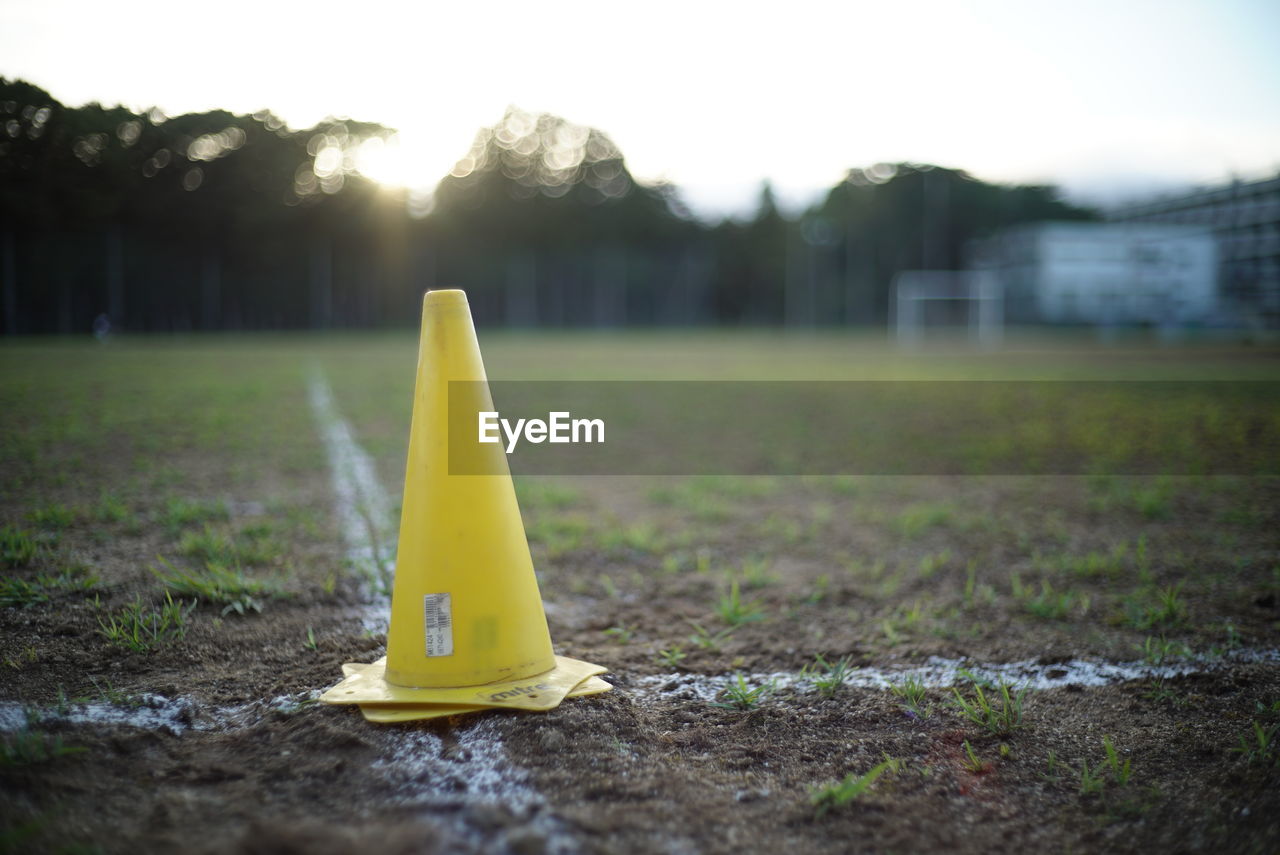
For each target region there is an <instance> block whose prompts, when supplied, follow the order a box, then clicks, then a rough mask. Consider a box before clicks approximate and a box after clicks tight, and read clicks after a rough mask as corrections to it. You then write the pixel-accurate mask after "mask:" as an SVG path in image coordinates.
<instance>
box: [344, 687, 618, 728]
mask: <svg viewBox="0 0 1280 855" xmlns="http://www.w3.org/2000/svg"><path fill="white" fill-rule="evenodd" d="M612 688H613V686H612V685H610V684H609V683H606V682H605V681H604V680H601V679H600V678H599V677H588V678H587V679H585V680H583V681H582V682H581V683H579V684H578V685H577V686H574V687H573V688H572V689H570V690H569V693H568V694H567V695H565V698H566V699H567V698H581V697H585V696H587V695H599V694H601V693H603V692H607V691H609V690H610V689H612ZM494 709H497V708H496V707H481V706H476V705H474V704H360V712H361V713H363V714H364V718H365V721H370V722H373V723H374V724H402V723H405V722H411V721H429V720H431V719H438V718H448V717H450V716H455V715H466V714H468V713H478V712H489V711H491V710H494Z"/></svg>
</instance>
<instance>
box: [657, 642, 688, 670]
mask: <svg viewBox="0 0 1280 855" xmlns="http://www.w3.org/2000/svg"><path fill="white" fill-rule="evenodd" d="M688 655H689V654H687V653H685V652H684V648H683V647H681V646H680V645H679V644H673V645H671V646H670V647H667V648H664V649H662V650H659V651H658V662H660V663H661V664H663V665H666V666H667V667H668V668H679V667H680V663H681V662H682V661H684V659H685V657H686V656H688Z"/></svg>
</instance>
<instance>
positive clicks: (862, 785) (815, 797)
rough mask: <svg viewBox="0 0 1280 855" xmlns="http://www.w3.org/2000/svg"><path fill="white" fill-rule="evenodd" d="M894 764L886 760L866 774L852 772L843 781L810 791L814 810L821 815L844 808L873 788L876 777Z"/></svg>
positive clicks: (810, 800) (810, 801)
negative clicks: (857, 775)
mask: <svg viewBox="0 0 1280 855" xmlns="http://www.w3.org/2000/svg"><path fill="white" fill-rule="evenodd" d="M893 765H894V761H893V760H891V759H890V760H885V761H883V762H882V763H880V764H879V765H877V766H875V767H874V768H873V769H872V770H871V771H869V772H867V773H866V774H865V775H861V776H859V777H855V776H854V774H853V773H852V772H850V773H849V774H848V775H846V776H845V778H844V780H843V781H835V782H833V783H830V784H827V785H826V786H823V787H817V788H815V789H813V790H811V791H810V793H809V804H811V805H813V807H814V812H815V814H816V815H817V816H819V817H821V816H823V815H824V814H826V813H827V812H828V811H832V810H836V809H837V808H842V807H844V806H845V805H847V804H849V803H850V802H852V801H854V800H855V799H857V798H858V797H859V796H861V795H862V794H863V793H865V792H867V790H869V789H871V785H872V784H874V783H875V782H876V779H877V778H879V777H880V776H881V775H883V774H884V773H885V772H886V771H888V770H889V769H890V768H891V767H892V766H893Z"/></svg>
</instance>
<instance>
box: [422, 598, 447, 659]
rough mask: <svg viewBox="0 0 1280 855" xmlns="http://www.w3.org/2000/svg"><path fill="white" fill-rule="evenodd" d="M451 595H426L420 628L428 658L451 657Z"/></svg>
mask: <svg viewBox="0 0 1280 855" xmlns="http://www.w3.org/2000/svg"><path fill="white" fill-rule="evenodd" d="M451 597H452V595H451V594H427V595H426V596H425V597H424V598H423V599H424V600H425V601H426V612H425V614H424V617H423V621H422V626H423V629H424V630H425V632H426V636H427V655H428V656H452V655H453V604H452V603H451V602H450V599H451Z"/></svg>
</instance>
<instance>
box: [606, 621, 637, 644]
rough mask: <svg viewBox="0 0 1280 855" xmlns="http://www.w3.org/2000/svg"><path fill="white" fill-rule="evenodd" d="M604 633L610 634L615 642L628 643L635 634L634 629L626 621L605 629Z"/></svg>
mask: <svg viewBox="0 0 1280 855" xmlns="http://www.w3.org/2000/svg"><path fill="white" fill-rule="evenodd" d="M604 634H605V635H607V636H609V638H611V639H612V640H613V641H614V643H615V644H627V643H628V642H630V641H631V636H632V635H633V634H634V631H633V630H632V629H631V627H629V626H627V625H626V624H625V623H621V624H618V625H617V626H611V627H609V628H608V629H606V630H605V631H604Z"/></svg>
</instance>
